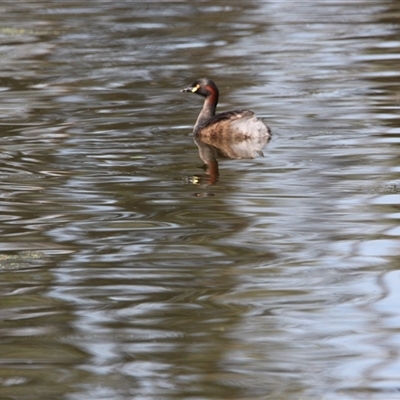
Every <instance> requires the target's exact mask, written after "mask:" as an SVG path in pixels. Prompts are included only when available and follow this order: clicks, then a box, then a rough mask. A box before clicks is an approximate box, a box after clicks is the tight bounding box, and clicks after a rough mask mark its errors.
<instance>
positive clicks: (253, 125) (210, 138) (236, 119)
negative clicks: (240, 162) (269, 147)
mask: <svg viewBox="0 0 400 400" xmlns="http://www.w3.org/2000/svg"><path fill="white" fill-rule="evenodd" d="M181 91H182V92H191V93H196V94H198V95H200V96H203V97H204V98H205V99H204V104H203V108H202V110H201V112H200V114H199V116H198V117H197V120H196V123H195V125H194V128H193V134H194V137H195V138H197V139H200V140H202V141H203V142H206V143H207V142H211V143H212V144H213V145H214V146H215V144H216V143H218V142H223V141H228V142H231V141H235V142H237V141H246V140H254V139H257V140H258V139H261V138H262V140H263V141H264V140H265V143H267V142H268V141H269V140H270V138H271V130H270V128H269V127H268V126H266V125H265V124H264V122H263V121H262V120H261V119H259V118H257V117H256V116H255V115H254V112H253V111H250V110H233V111H226V112H222V113H219V114H215V110H216V108H217V104H218V96H219V91H218V88H217V85H216V84H215V83H214V82H213V81H212V80H211V79H207V78H201V79H197V80H196V81H195V82H194V83H193V85H192V86H189V87H187V88H185V89H182V90H181ZM211 143H210V144H211ZM235 158H254V157H240V156H239V157H235Z"/></svg>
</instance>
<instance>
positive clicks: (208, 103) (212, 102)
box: [194, 92, 218, 132]
mask: <svg viewBox="0 0 400 400" xmlns="http://www.w3.org/2000/svg"><path fill="white" fill-rule="evenodd" d="M217 104H218V92H211V93H210V94H209V95H208V96H207V97H206V98H205V100H204V104H203V108H202V109H201V111H200V114H199V116H198V117H197V121H196V124H195V126H194V131H195V132H196V130H197V129H198V128H201V127H202V126H204V125H205V124H206V123H207V121H208V120H209V119H210V118H211V117H213V116H214V115H215V110H216V108H217Z"/></svg>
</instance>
